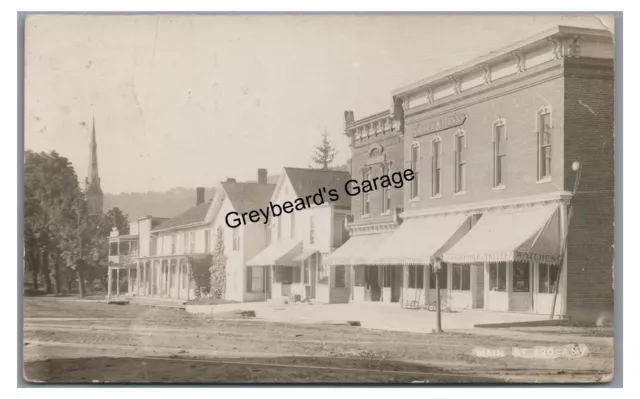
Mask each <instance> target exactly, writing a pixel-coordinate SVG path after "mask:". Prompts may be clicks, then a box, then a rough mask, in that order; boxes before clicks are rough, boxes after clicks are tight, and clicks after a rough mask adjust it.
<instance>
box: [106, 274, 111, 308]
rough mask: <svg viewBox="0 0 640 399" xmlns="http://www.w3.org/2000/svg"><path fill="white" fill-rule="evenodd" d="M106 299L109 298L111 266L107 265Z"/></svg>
mask: <svg viewBox="0 0 640 399" xmlns="http://www.w3.org/2000/svg"><path fill="white" fill-rule="evenodd" d="M107 276H108V277H107V301H110V300H111V266H109V267H108V272H107Z"/></svg>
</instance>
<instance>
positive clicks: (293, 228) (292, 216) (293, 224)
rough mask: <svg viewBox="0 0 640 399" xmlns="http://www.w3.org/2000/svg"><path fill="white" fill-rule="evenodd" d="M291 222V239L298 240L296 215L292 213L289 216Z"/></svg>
mask: <svg viewBox="0 0 640 399" xmlns="http://www.w3.org/2000/svg"><path fill="white" fill-rule="evenodd" d="M289 221H290V222H291V227H290V229H291V235H290V237H291V239H292V240H293V239H295V238H296V213H295V212H291V213H290V214H289Z"/></svg>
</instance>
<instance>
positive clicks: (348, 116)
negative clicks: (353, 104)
mask: <svg viewBox="0 0 640 399" xmlns="http://www.w3.org/2000/svg"><path fill="white" fill-rule="evenodd" d="M353 122H355V118H354V116H353V111H344V125H345V127H346V126H349V125H350V124H352V123H353Z"/></svg>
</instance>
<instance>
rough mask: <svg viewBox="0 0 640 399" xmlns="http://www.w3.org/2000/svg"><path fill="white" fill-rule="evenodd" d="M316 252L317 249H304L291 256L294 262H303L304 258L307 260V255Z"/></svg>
mask: <svg viewBox="0 0 640 399" xmlns="http://www.w3.org/2000/svg"><path fill="white" fill-rule="evenodd" d="M316 252H318V250H317V249H305V250H303V251H302V252H301V253H300V255H298V256H296V257H295V258H293V260H294V261H295V262H304V261H305V260H307V258H308V257H310V256H311V255H313V254H315V253H316Z"/></svg>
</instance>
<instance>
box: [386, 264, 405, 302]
mask: <svg viewBox="0 0 640 399" xmlns="http://www.w3.org/2000/svg"><path fill="white" fill-rule="evenodd" d="M388 267H392V272H391V302H398V301H400V296H401V294H402V266H388Z"/></svg>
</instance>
